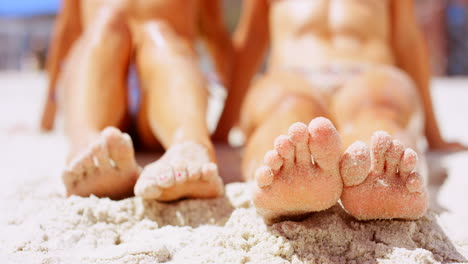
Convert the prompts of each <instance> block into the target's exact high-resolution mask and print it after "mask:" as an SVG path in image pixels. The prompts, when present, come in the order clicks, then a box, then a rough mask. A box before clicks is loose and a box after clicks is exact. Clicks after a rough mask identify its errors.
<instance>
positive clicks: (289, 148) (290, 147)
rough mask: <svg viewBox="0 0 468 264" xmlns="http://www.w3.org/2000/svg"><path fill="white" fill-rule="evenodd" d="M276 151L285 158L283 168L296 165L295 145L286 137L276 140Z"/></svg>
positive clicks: (282, 136)
mask: <svg viewBox="0 0 468 264" xmlns="http://www.w3.org/2000/svg"><path fill="white" fill-rule="evenodd" d="M275 150H276V151H277V152H278V154H279V155H280V156H281V157H282V158H283V160H284V165H283V166H288V167H290V166H293V165H294V144H293V143H292V142H291V141H290V140H289V138H288V137H287V136H285V135H281V136H279V137H277V138H276V140H275Z"/></svg>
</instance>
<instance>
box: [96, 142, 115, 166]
mask: <svg viewBox="0 0 468 264" xmlns="http://www.w3.org/2000/svg"><path fill="white" fill-rule="evenodd" d="M91 152H92V159H93V164H94V166H95V167H96V168H97V169H98V170H101V171H102V170H109V169H110V168H112V167H113V166H112V163H111V162H110V157H109V151H108V149H107V148H106V147H105V143H104V142H98V143H97V144H95V145H94V146H93V147H92V149H91Z"/></svg>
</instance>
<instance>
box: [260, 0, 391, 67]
mask: <svg viewBox="0 0 468 264" xmlns="http://www.w3.org/2000/svg"><path fill="white" fill-rule="evenodd" d="M389 8H390V7H389V0H276V1H275V0H273V1H271V9H270V34H271V56H270V61H269V66H270V68H302V69H309V68H312V69H314V68H316V67H321V66H322V65H328V64H346V63H350V64H387V65H391V64H393V63H394V58H393V55H392V50H391V45H390V15H389V13H390V12H389V11H390V10H389Z"/></svg>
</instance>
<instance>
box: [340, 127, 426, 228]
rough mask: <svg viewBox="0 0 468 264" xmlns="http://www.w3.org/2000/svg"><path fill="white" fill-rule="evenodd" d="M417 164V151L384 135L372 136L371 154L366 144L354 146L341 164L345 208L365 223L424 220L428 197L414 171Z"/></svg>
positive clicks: (348, 150)
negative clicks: (393, 219)
mask: <svg viewBox="0 0 468 264" xmlns="http://www.w3.org/2000/svg"><path fill="white" fill-rule="evenodd" d="M417 160H418V156H417V154H416V152H414V150H412V149H410V148H405V147H404V146H403V144H402V143H401V142H400V141H398V140H392V138H391V137H390V135H389V134H387V133H386V132H383V131H378V132H376V133H374V135H373V136H372V142H371V151H370V153H369V150H368V148H367V146H366V145H365V144H364V143H362V142H356V143H354V144H353V145H351V146H350V147H349V148H348V149H347V150H346V152H345V154H344V155H343V158H342V160H341V163H340V173H341V175H342V177H343V183H344V189H343V194H342V196H341V202H342V203H343V206H344V207H345V209H346V210H347V211H348V212H349V213H350V214H351V215H353V216H354V217H356V218H357V219H361V220H367V219H392V218H401V219H417V218H419V217H421V216H423V215H424V213H425V212H426V209H427V206H428V196H427V191H426V189H425V187H424V183H423V181H422V179H421V178H420V176H419V174H418V173H417V172H415V171H414V170H415V168H416V165H417Z"/></svg>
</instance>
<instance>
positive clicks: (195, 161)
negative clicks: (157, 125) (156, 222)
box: [135, 142, 223, 201]
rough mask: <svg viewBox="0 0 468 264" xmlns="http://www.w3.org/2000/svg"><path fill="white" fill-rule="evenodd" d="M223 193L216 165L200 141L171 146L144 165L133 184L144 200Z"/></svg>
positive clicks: (201, 196)
mask: <svg viewBox="0 0 468 264" xmlns="http://www.w3.org/2000/svg"><path fill="white" fill-rule="evenodd" d="M222 193H223V181H222V180H221V178H220V177H219V175H218V166H217V165H216V164H215V163H213V162H212V161H211V160H210V158H209V155H208V152H207V150H206V149H205V148H204V147H202V146H201V145H199V144H196V143H193V142H186V143H182V144H178V145H174V146H172V147H171V148H169V150H167V151H166V153H165V154H164V156H162V157H161V159H159V160H158V161H155V162H153V163H151V164H150V165H148V166H146V167H145V168H144V169H143V172H142V173H141V177H140V179H139V180H138V182H137V184H136V185H135V194H136V195H137V196H141V197H143V198H145V199H156V200H158V201H173V200H177V199H180V198H185V197H190V198H214V197H217V196H219V195H221V194H222Z"/></svg>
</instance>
